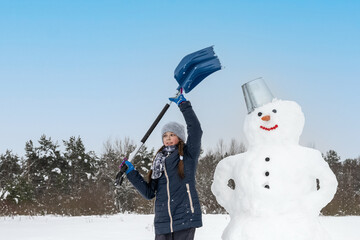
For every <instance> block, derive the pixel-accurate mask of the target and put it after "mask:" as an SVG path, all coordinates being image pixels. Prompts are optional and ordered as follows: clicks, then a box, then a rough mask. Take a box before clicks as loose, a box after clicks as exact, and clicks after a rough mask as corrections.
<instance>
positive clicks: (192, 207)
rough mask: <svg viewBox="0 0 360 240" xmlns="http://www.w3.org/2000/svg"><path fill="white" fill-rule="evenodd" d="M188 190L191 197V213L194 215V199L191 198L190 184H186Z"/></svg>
mask: <svg viewBox="0 0 360 240" xmlns="http://www.w3.org/2000/svg"><path fill="white" fill-rule="evenodd" d="M186 189H187V193H188V195H189V201H190V208H191V213H194V206H193V202H192V198H191V193H190V186H189V184H188V183H187V184H186Z"/></svg>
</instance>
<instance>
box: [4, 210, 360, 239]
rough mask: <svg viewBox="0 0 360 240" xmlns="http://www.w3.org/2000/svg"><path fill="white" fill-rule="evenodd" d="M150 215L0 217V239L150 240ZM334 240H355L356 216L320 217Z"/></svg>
mask: <svg viewBox="0 0 360 240" xmlns="http://www.w3.org/2000/svg"><path fill="white" fill-rule="evenodd" d="M153 217H154V216H153V215H134V214H118V215H112V216H84V217H59V216H38V217H29V216H16V217H1V218H0V239H11V240H20V239H21V240H24V239H26V240H60V239H61V240H65V239H66V240H72V239H74V240H95V239H96V240H99V239H101V240H105V239H111V240H114V239H118V240H148V239H149V240H152V239H154V229H153V224H152V222H153ZM228 221H229V216H228V215H204V216H203V222H204V226H203V227H202V228H199V229H198V230H197V232H196V235H195V239H197V240H209V239H219V240H220V239H221V234H222V232H223V230H224V228H225V226H226V225H227V223H228ZM320 221H321V222H322V224H323V225H324V227H325V228H326V229H327V230H328V232H329V233H330V235H331V236H332V238H333V240H357V239H359V236H360V228H359V226H360V216H359V217H320Z"/></svg>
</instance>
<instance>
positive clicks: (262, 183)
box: [211, 79, 337, 240]
mask: <svg viewBox="0 0 360 240" xmlns="http://www.w3.org/2000/svg"><path fill="white" fill-rule="evenodd" d="M242 88H243V93H244V96H245V101H246V104H247V108H248V115H247V116H246V118H245V122H244V132H245V137H246V138H247V140H248V143H249V144H248V151H247V152H245V153H241V154H238V155H235V156H230V157H227V158H225V159H223V160H221V161H220V162H219V164H218V165H217V167H216V170H215V173H214V181H213V184H212V186H211V190H212V192H213V194H214V195H215V196H216V200H217V201H218V203H219V204H220V205H222V206H223V207H224V208H225V209H226V211H227V212H228V213H229V215H230V223H229V224H228V226H227V227H226V229H225V230H224V232H223V235H222V239H223V240H326V239H329V237H328V235H327V233H326V231H325V230H324V229H323V227H322V226H321V224H320V223H319V221H318V216H319V213H320V210H321V209H322V208H323V207H325V206H326V205H327V204H328V203H329V202H330V201H331V199H332V198H333V197H334V194H335V192H336V189H337V180H336V177H335V175H334V173H333V172H332V171H331V169H330V168H329V165H328V164H327V163H326V162H325V161H324V159H323V158H322V156H321V153H320V152H319V151H317V150H315V149H311V148H306V147H303V146H300V145H299V138H300V135H301V132H302V130H303V126H304V123H305V118H304V115H303V113H302V111H301V108H300V106H299V105H298V104H297V103H296V102H293V101H283V100H278V99H276V98H274V97H273V95H272V94H271V92H270V90H269V89H268V87H267V86H266V84H265V82H264V81H263V79H256V80H253V81H250V82H248V83H246V84H244V85H243V86H242ZM230 179H233V181H234V182H235V188H234V189H232V188H230V187H229V186H228V181H229V180H230Z"/></svg>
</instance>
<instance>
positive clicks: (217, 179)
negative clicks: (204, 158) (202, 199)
mask: <svg viewBox="0 0 360 240" xmlns="http://www.w3.org/2000/svg"><path fill="white" fill-rule="evenodd" d="M233 160H234V159H233V158H231V157H228V158H225V159H223V160H221V161H220V162H219V163H218V165H217V167H216V169H215V173H214V181H213V183H212V185H211V191H212V192H213V194H214V195H215V197H216V200H217V202H218V203H219V204H220V205H221V206H223V207H224V208H225V209H226V211H227V212H229V213H230V212H231V206H232V199H233V194H234V190H233V189H231V188H230V187H229V186H228V181H229V179H232V178H233V169H234V167H235V166H234V161H233Z"/></svg>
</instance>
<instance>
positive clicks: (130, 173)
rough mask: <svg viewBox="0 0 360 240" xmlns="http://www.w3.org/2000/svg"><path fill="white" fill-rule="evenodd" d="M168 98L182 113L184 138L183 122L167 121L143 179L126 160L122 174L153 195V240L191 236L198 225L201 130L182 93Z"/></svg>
mask: <svg viewBox="0 0 360 240" xmlns="http://www.w3.org/2000/svg"><path fill="white" fill-rule="evenodd" d="M170 100H171V101H173V102H175V103H177V104H178V106H179V109H180V111H181V112H182V114H183V116H184V119H185V122H186V127H187V135H188V137H187V139H186V137H185V128H184V126H183V125H181V124H179V123H177V122H170V123H167V124H166V125H165V126H164V127H163V128H162V130H161V133H162V144H163V146H162V147H161V148H160V149H159V151H158V152H157V153H156V155H155V157H154V160H153V163H152V167H151V170H150V171H149V173H148V176H147V181H146V180H144V178H143V177H142V176H141V175H140V174H139V172H138V171H137V170H135V169H134V166H133V165H132V164H131V163H130V162H128V161H125V164H126V165H127V166H128V169H127V171H126V175H127V178H128V179H129V180H130V182H131V183H132V184H133V186H134V187H135V188H136V189H137V190H138V191H139V193H140V194H141V195H142V196H143V197H145V198H146V199H152V198H154V197H156V200H155V219H154V226H155V240H193V239H194V235H195V229H196V228H198V227H201V226H202V217H201V208H200V203H199V198H198V194H197V191H196V188H195V185H196V183H195V174H196V167H197V163H198V159H199V155H200V147H201V136H202V130H201V126H200V122H199V120H198V119H197V117H196V115H195V112H194V110H193V109H192V106H191V103H190V102H189V101H187V100H186V99H185V97H184V96H183V95H182V94H181V95H180V96H179V97H177V98H170Z"/></svg>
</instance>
